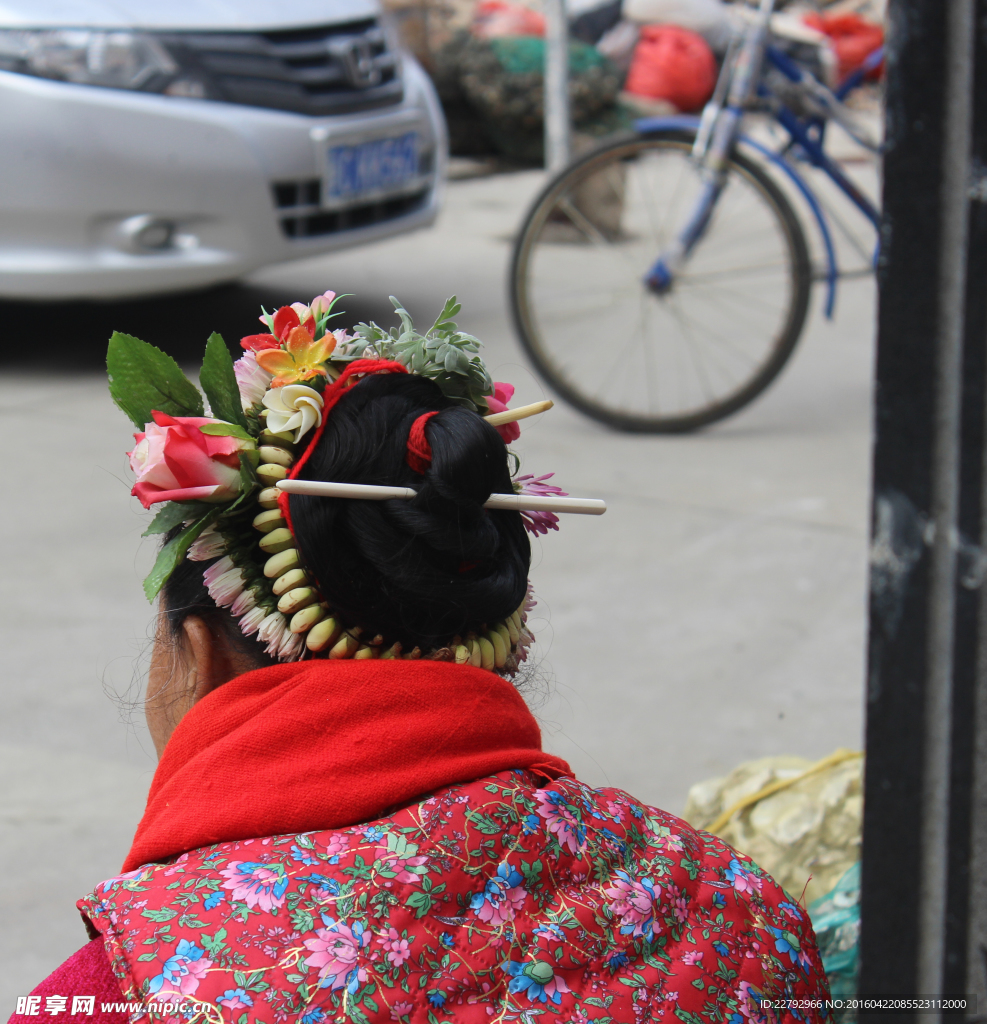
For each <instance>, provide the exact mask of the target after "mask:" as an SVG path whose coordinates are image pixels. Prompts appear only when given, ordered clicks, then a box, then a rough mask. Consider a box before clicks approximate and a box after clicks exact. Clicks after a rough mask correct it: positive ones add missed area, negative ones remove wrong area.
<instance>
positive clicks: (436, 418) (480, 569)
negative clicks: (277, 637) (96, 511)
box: [148, 373, 530, 750]
mask: <svg viewBox="0 0 987 1024" xmlns="http://www.w3.org/2000/svg"><path fill="white" fill-rule="evenodd" d="M426 413H435V415H433V416H431V417H429V418H428V420H427V423H426V424H425V426H424V431H425V437H426V438H427V441H428V445H429V446H430V447H431V461H430V463H429V464H428V465H421V464H419V465H420V467H421V468H423V469H424V472H423V473H419V472H417V471H416V470H415V469H413V468H412V467H411V466H410V465H409V461H408V438H409V432H410V431H411V429H412V426H413V425H414V424H415V421H416V420H418V419H419V417H421V416H423V414H426ZM300 478H302V479H313V480H336V481H343V482H348V483H361V484H384V485H392V486H393V485H397V486H406V487H411V488H414V489H415V490H416V491H417V492H418V495H417V497H416V498H414V499H413V500H410V501H406V500H399V499H398V500H390V501H381V502H378V501H360V500H351V499H337V498H322V497H309V496H304V495H293V496H292V497H291V499H290V502H291V504H290V512H291V522H292V531H293V534H294V539H295V542H296V544H297V547H298V549H299V551H300V553H301V556H302V558H303V560H304V563H305V566H306V569H307V571H308V572H309V574H310V576H312V577H314V580H315V582H316V583H317V585H318V590H319V594H320V596H321V598H322V600H323V601H324V603H325V604H326V605H327V606H328V607H329V608H331V609H332V610H333V613H334V614H335V615H337V616H338V617H339V619H340V620H341V621H342V623H343V624H344V625H345V627H346V628H347V629H349V630H352V631H353V632H359V633H360V635H362V636H363V637H365V638H366V639H375V638H376V637H378V636H379V637H382V638H383V640H384V642H385V643H387V644H393V643H394V642H398V643H399V644H401V645H402V647H403V648H404V650H406V651H412V650H413V649H415V648H417V649H419V650H420V651H422V652H425V654H426V656H427V652H429V651H431V650H435V649H441V648H443V646H444V645H448V644H449V643H450V642H451V641H452V640H453V639H454V638H456V637H457V636H458V637H463V636H466V635H467V634H469V633H470V632H471V631H478V630H480V629H482V628H483V627H485V626H488V625H492V624H494V623H496V622H499V621H502V620H503V619H505V618H506V617H507V616H509V615H510V614H511V613H512V612H513V611H514V610H515V609H517V608H518V607H519V606H520V605H521V603H522V601H523V600H524V597H525V593H526V587H527V574H528V567H529V563H530V545H529V543H528V538H527V534H526V532H525V529H524V525H523V522H522V519H521V516H520V514H519V513H517V512H506V511H492V510H488V509H485V508H484V507H483V503H484V501H486V499H487V498H488V497H489V496H490V494H492V493H497V492H510V491H512V489H513V487H512V482H511V477H510V472H509V469H508V455H507V449H506V447H505V445H504V441H503V440H502V439H501V437H500V435H499V434H498V433H497V431H496V430H495V429H494V428H493V427H491V426H490V425H489V424H487V423H486V422H484V420H483V418H482V416H480V415H478V414H477V413H476V412H474V411H472V410H470V409H466V408H464V407H462V406H460V405H457V404H455V403H454V402H452V401H451V400H450V399H448V398H446V397H445V396H444V395H443V394H442V392H441V391H440V390H439V388H438V387H437V386H436V385H435V384H434V383H433V382H432V381H430V380H428V379H427V378H424V377H420V376H412V375H409V374H390V373H388V374H374V375H370V376H368V377H365V378H364V379H362V380H361V381H359V383H357V384H355V385H354V386H353V387H352V388H350V389H348V391H347V393H346V394H345V396H344V397H343V398H342V399H341V400H340V401H339V402H338V404H337V405H336V406H335V408H334V409H333V410H332V412H331V413H330V414H329V416H328V419H327V422H326V425H325V429H324V430H323V432H322V435H321V437H320V438H319V440H318V443H317V445H316V447H315V449H314V450H313V451H312V452H311V454H310V456H309V458H308V461H307V462H306V464H305V466H304V467H303V470H302V472H301V474H300ZM207 568H208V563H203V562H201V561H188V560H186V561H183V562H181V563H180V564H179V565H178V567H177V568H176V570H175V571H174V572H173V573H172V575H171V577H170V578H169V580H168V582H167V584H166V585H165V587H164V589H163V591H162V616H161V623H160V627H159V631H158V640H157V643H156V649H155V657H154V663H153V664H152V674H151V679H150V680H149V685H148V697H149V713H148V717H149V722H151V720H152V718H154V716H155V714H157V718H158V719H160V721H158V722H157V726H156V727H155V725H154V724H152V732H154V731H155V728H157V732H158V733H159V734H160V733H162V732H163V731H167V733H168V735H170V729H173V728H174V724H171V725H170V729H168V728H167V727H168V725H169V723H170V721H171V719H175V718H176V714H177V717H180V714H179V713H178V712H179V711H181V712H182V713H183V709H184V710H187V707H185V706H184V704H183V703H182V702H183V701H185V700H186V699H187V695H188V694H190V693H193V692H196V691H198V696H203V695H204V694H205V693H206V692H208V691H209V689H212V688H214V687H215V686H216V685H220V684H221V683H222V682H225V681H226V679H228V678H231V677H232V676H233V675H237V674H239V673H241V672H244V671H248V670H249V669H252V668H259V667H262V666H264V665H269V664H273V661H272V659H271V658H270V657H269V656H268V655H267V654H265V652H264V645H263V644H262V643H261V642H260V641H258V640H257V639H256V638H254V637H245V636H243V635H242V633H241V631H240V627H239V626H238V624H237V621H236V620H235V619H234V618H233V616H232V615H231V614H230V612H229V610H227V609H225V608H219V607H217V605H216V603H215V601H213V599H212V598H211V597H210V596H209V593H208V591H207V588H206V586H205V585H204V583H203V570H204V569H207ZM207 648H209V649H211V653H207V650H206V649H207ZM326 654H327V651H323V652H321V655H319V654H316V655H315V656H316V657H318V656H326ZM179 694H184V695H186V696H185V697H180V696H179ZM194 699H198V698H197V697H195V698H193V700H192V702H194ZM188 706H191V703H189V704H188ZM154 707H156V708H158V712H157V713H156V712H155V711H154ZM169 708H170V710H169ZM164 739H165V740H166V739H167V735H165V737H164ZM155 742H156V744H157V743H158V740H157V738H156V739H155ZM163 742H164V741H162V742H161V743H160V745H159V750H160V748H161V747H162V746H163Z"/></svg>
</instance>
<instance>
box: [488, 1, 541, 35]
mask: <svg viewBox="0 0 987 1024" xmlns="http://www.w3.org/2000/svg"><path fill="white" fill-rule="evenodd" d="M471 31H472V33H473V35H475V36H476V37H477V38H478V39H496V38H498V37H501V36H543V35H544V34H545V17H544V15H542V14H539V13H538V12H537V11H533V10H531V8H530V7H525V6H524V5H523V4H512V3H509V2H508V0H482V2H481V3H478V4H477V5H476V7H475V8H474V9H473V24H472V25H471Z"/></svg>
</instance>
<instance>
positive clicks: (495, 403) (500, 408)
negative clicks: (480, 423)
mask: <svg viewBox="0 0 987 1024" xmlns="http://www.w3.org/2000/svg"><path fill="white" fill-rule="evenodd" d="M513 397H514V385H513V384H504V383H503V382H502V381H494V393H493V394H492V395H487V398H486V401H487V408H488V409H489V410H490V412H491V413H495V412H507V403H508V402H509V401H510V400H511V399H512V398H513ZM494 429H495V430H496V431H497V433H498V434H500V436H501V437H502V438H503V439H504V444H510V443H511V442H512V441H516V440H517V439H518V438H519V437H520V436H521V428H520V427H519V426H518V425H517V424H516V423H504V424H502V425H501V426H499V427H495V428H494Z"/></svg>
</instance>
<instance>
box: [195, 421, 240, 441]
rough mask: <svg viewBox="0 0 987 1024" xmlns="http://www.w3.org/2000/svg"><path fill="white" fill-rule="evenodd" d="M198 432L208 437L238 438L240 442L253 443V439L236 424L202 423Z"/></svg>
mask: <svg viewBox="0 0 987 1024" xmlns="http://www.w3.org/2000/svg"><path fill="white" fill-rule="evenodd" d="M199 430H201V431H202V433H203V434H209V436H210V437H238V438H240V440H241V441H253V437H251V435H250V434H248V433H247V431H246V430H245V429H244V428H243V427H241V426H239V425H238V424H236V423H203V424H202V426H201V427H199Z"/></svg>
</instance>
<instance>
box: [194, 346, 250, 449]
mask: <svg viewBox="0 0 987 1024" xmlns="http://www.w3.org/2000/svg"><path fill="white" fill-rule="evenodd" d="M199 383H200V384H201V385H202V390H203V391H205V393H206V398H208V399H209V407H210V409H212V414H213V416H215V417H216V419H218V420H226V422H227V423H236V424H238V425H239V426H241V427H246V426H247V417H246V416H244V415H243V403H242V402H241V401H240V389H239V388H238V387H237V384H236V374H235V373H234V372H233V357H232V356H231V355H230V350H229V349H228V348H227V347H226V342H225V341H223V337H222V335H220V334H216V333H215V332H213V333H212V334H210V335H209V340H208V341H207V342H206V352H205V355H204V356H203V357H202V372H201V373H200V374H199ZM236 436H237V437H239V436H240V435H239V434H238V435H236ZM247 436H248V437H249V435H247Z"/></svg>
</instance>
